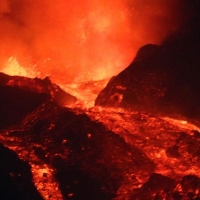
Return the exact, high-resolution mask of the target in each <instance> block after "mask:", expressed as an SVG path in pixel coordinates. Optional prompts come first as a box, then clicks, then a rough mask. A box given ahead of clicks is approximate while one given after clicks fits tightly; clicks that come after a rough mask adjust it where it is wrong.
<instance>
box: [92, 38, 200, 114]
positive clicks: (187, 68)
mask: <svg viewBox="0 0 200 200" xmlns="http://www.w3.org/2000/svg"><path fill="white" fill-rule="evenodd" d="M199 52H200V45H199V44H198V43H194V42H190V40H186V39H185V40H183V41H173V42H171V43H167V42H166V43H165V44H163V45H162V46H157V45H151V44H148V45H146V46H144V47H142V48H141V49H140V50H139V51H138V54H137V55H136V58H135V59H134V61H133V62H132V63H131V64H130V66H128V67H127V68H126V69H125V70H123V71H122V72H121V73H119V74H118V75H117V76H115V77H113V78H112V79H111V80H110V81H109V83H108V84H107V86H106V87H105V88H104V89H103V90H102V91H101V92H100V94H99V95H98V97H97V98H96V101H95V105H100V106H111V107H123V108H127V109H132V110H137V111H138V110H141V111H145V112H148V111H149V112H152V113H156V114H165V115H168V116H169V115H170V114H171V115H176V114H177V115H183V116H186V117H191V118H200V88H199V85H200V79H199V77H200V70H199V66H200V57H199Z"/></svg>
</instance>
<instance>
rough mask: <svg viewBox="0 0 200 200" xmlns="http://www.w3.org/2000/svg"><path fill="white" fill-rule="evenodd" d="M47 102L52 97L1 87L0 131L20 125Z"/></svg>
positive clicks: (15, 88)
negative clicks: (26, 117) (27, 116)
mask: <svg viewBox="0 0 200 200" xmlns="http://www.w3.org/2000/svg"><path fill="white" fill-rule="evenodd" d="M47 100H50V97H49V96H48V95H46V94H39V93H35V92H32V91H23V90H22V89H20V88H17V87H10V86H0V129H5V128H8V127H9V126H12V125H15V124H17V123H20V122H21V121H22V120H23V118H24V117H25V116H26V115H28V114H29V113H31V112H32V111H34V110H35V109H36V108H37V107H38V106H39V105H41V104H42V103H44V102H46V101H47Z"/></svg>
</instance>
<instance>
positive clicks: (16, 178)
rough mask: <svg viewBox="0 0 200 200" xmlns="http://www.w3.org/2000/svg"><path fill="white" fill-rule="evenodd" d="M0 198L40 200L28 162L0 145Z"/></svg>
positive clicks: (3, 199) (7, 199)
mask: <svg viewBox="0 0 200 200" xmlns="http://www.w3.org/2000/svg"><path fill="white" fill-rule="evenodd" d="M0 198H1V199H2V200H9V199H10V200H11V199H16V200H27V199H30V200H42V199H43V198H42V197H41V195H40V194H39V192H38V191H37V189H36V188H35V186H34V184H33V181H32V174H31V170H30V165H29V164H28V162H25V161H22V160H20V159H19V158H18V156H17V155H16V153H14V152H13V151H12V150H10V149H8V148H6V147H4V146H3V145H2V144H0Z"/></svg>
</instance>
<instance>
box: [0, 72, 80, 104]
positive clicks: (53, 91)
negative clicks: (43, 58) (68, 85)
mask: <svg viewBox="0 0 200 200" xmlns="http://www.w3.org/2000/svg"><path fill="white" fill-rule="evenodd" d="M0 85H1V86H6V85H7V86H11V87H17V88H20V89H21V90H24V91H31V92H35V93H38V94H46V95H49V96H50V97H51V98H52V99H53V100H54V101H56V102H57V103H58V104H59V105H61V106H63V105H64V106H65V105H71V104H74V103H75V102H76V101H77V99H76V97H74V96H72V95H70V94H68V93H66V92H65V91H63V90H62V89H61V88H60V87H59V86H58V85H56V84H54V83H52V82H51V80H50V79H49V78H48V77H46V78H44V79H40V78H33V79H32V78H27V77H21V76H9V75H6V74H3V73H0Z"/></svg>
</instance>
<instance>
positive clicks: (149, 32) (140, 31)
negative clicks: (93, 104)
mask: <svg viewBox="0 0 200 200" xmlns="http://www.w3.org/2000/svg"><path fill="white" fill-rule="evenodd" d="M180 2H181V0H162V1H158V0H152V1H147V0H124V1H123V0H121V1H120V0H109V1H108V0H77V1H69V0H68V1H67V0H57V1H54V0H43V1H41V0H29V1H27V0H7V1H6V0H0V27H1V28H0V40H1V41H0V65H1V67H0V70H1V69H3V68H5V63H6V61H7V60H8V59H9V58H10V57H14V58H16V59H17V61H18V62H19V63H20V64H21V65H22V66H26V68H31V67H32V66H34V70H36V71H37V74H40V76H41V77H44V76H46V75H48V76H51V78H52V79H53V80H54V81H56V82H61V83H67V82H70V81H73V80H74V79H76V80H84V79H86V80H88V79H101V78H105V77H108V76H112V75H115V74H117V73H118V72H119V71H121V70H122V69H124V68H125V67H126V66H127V65H128V64H129V63H130V62H131V61H132V59H133V58H134V55H135V53H136V51H137V50H138V48H139V47H141V46H142V45H144V44H146V43H157V44H158V43H160V42H161V41H162V40H163V39H164V38H165V37H166V36H167V35H169V34H171V33H173V32H175V31H176V29H177V28H178V26H179V24H180V17H179V15H180V12H179V11H180V10H181V9H180V5H181V4H180ZM28 71H30V70H28Z"/></svg>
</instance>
